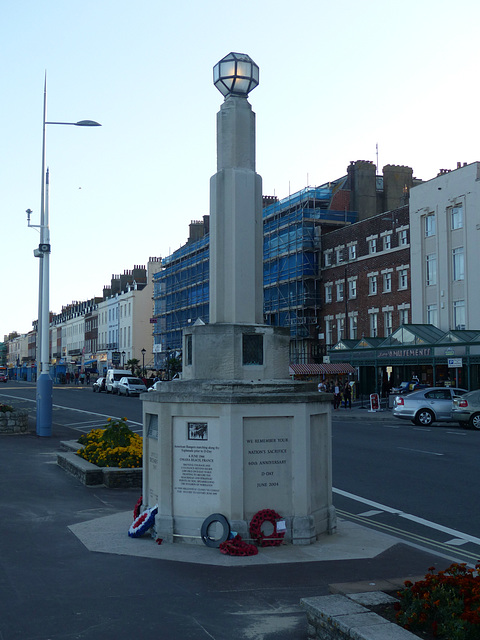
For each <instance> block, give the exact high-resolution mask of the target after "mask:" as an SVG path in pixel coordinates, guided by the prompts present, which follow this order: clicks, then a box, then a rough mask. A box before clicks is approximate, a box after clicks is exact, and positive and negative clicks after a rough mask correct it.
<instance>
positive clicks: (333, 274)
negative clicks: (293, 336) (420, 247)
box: [319, 205, 411, 353]
mask: <svg viewBox="0 0 480 640" xmlns="http://www.w3.org/2000/svg"><path fill="white" fill-rule="evenodd" d="M321 248H322V258H321V260H322V267H321V274H322V282H321V286H322V289H323V305H322V313H321V321H319V333H320V338H319V340H320V341H321V343H323V344H324V345H325V349H326V350H328V349H329V348H331V347H332V346H333V345H334V344H336V343H337V342H339V341H341V340H358V339H359V338H361V337H362V336H368V337H369V338H379V337H383V338H385V337H387V336H388V335H390V334H391V333H392V332H393V331H394V330H395V329H397V328H398V327H399V326H400V325H402V324H407V323H409V322H411V297H410V285H411V269H410V226H409V214H408V206H407V205H406V206H403V207H400V208H399V209H394V210H393V211H389V212H386V213H381V214H379V215H375V216H373V217H370V218H366V219H364V220H362V221H359V222H356V223H354V224H352V225H348V226H345V227H343V228H342V229H339V230H337V231H331V232H330V233H328V234H325V235H323V236H322V247H321ZM325 353H326V351H325Z"/></svg>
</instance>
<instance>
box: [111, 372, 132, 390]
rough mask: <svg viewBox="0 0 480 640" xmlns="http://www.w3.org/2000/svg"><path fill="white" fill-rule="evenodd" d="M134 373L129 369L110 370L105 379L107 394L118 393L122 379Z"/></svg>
mask: <svg viewBox="0 0 480 640" xmlns="http://www.w3.org/2000/svg"><path fill="white" fill-rule="evenodd" d="M131 375H132V372H131V371H129V370H128V369H109V370H108V371H107V377H106V378H105V391H106V392H107V393H117V392H118V390H117V386H118V383H119V381H120V378H123V377H124V376H131Z"/></svg>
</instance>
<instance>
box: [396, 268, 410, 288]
mask: <svg viewBox="0 0 480 640" xmlns="http://www.w3.org/2000/svg"><path fill="white" fill-rule="evenodd" d="M407 287H408V270H407V269H400V271H399V272H398V288H399V289H406V288H407Z"/></svg>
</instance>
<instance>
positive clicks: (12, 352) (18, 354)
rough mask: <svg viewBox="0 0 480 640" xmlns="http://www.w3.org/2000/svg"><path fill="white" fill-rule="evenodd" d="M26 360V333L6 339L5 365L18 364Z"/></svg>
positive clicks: (13, 365)
mask: <svg viewBox="0 0 480 640" xmlns="http://www.w3.org/2000/svg"><path fill="white" fill-rule="evenodd" d="M27 361H28V337H27V334H26V333H22V334H21V335H18V336H16V337H15V338H12V339H11V340H9V341H8V354H7V366H8V367H15V366H20V365H22V364H24V363H25V362H27Z"/></svg>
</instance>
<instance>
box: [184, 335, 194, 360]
mask: <svg viewBox="0 0 480 640" xmlns="http://www.w3.org/2000/svg"><path fill="white" fill-rule="evenodd" d="M185 346H186V348H187V353H186V364H188V365H191V364H192V351H193V347H192V336H186V337H185Z"/></svg>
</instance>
